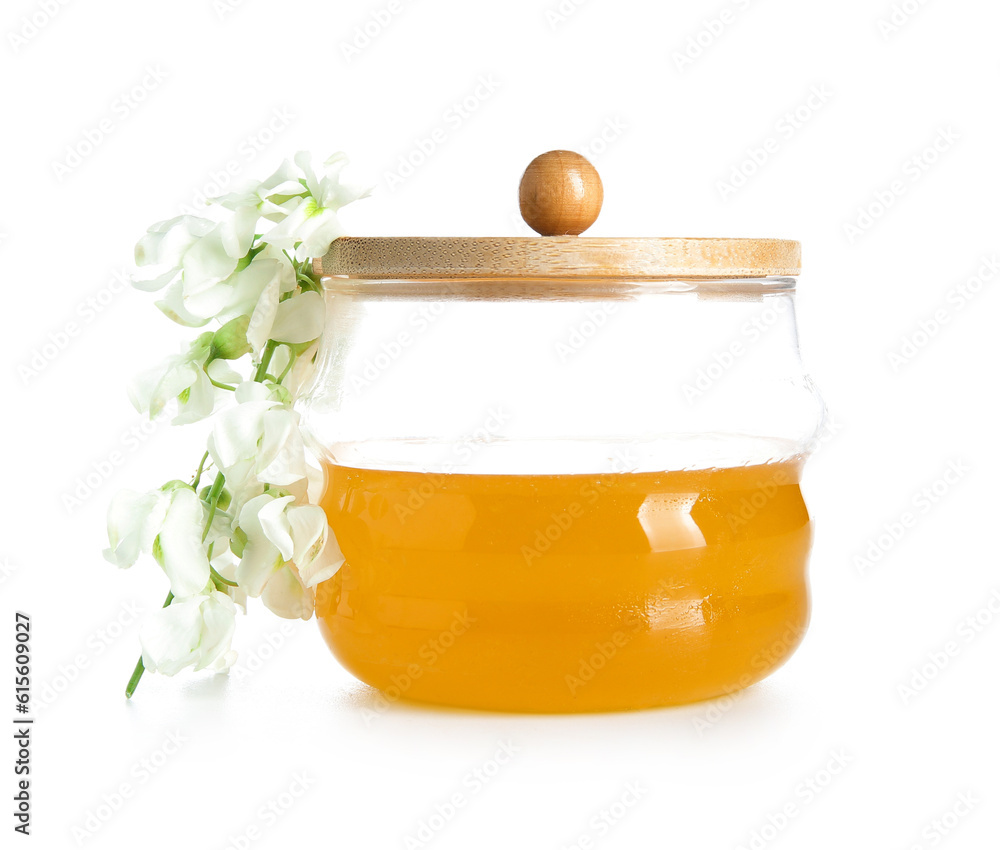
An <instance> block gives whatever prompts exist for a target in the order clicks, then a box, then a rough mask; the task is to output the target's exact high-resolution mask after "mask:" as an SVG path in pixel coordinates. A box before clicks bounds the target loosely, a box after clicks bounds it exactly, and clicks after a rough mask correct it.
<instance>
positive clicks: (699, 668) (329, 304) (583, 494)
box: [300, 237, 823, 712]
mask: <svg viewBox="0 0 1000 850" xmlns="http://www.w3.org/2000/svg"><path fill="white" fill-rule="evenodd" d="M404 243H406V244H404ZM484 243H490V244H484ZM497 243H502V244H501V247H499V248H497V247H496V244H497ZM539 243H541V244H539ZM566 243H571V244H572V243H576V244H573V245H572V251H573V254H572V256H571V257H570V258H569V259H570V261H571V266H567V262H568V261H567V252H568V251H570V250H571V248H570V247H567V245H566ZM546 252H547V253H546ZM498 255H502V256H500V258H499V259H498ZM470 258H471V259H470ZM477 258H482V260H481V261H480V260H477ZM504 258H506V259H504ZM459 263H460V264H461V265H460V268H459V269H458V271H459V272H460V273H456V268H455V266H456V264H459ZM518 263H520V265H518ZM637 267H638V268H640V270H641V271H642V273H637V272H636V269H637ZM323 270H324V271H325V272H326V273H329V272H331V271H333V272H336V273H339V274H340V275H341V276H339V277H332V278H328V279H326V280H325V282H324V283H325V286H326V308H327V323H326V330H325V337H324V339H323V340H322V343H321V346H320V350H319V356H318V357H317V359H316V361H315V365H314V367H313V368H314V374H313V375H312V377H311V379H310V381H309V386H308V388H307V390H306V391H305V393H304V394H303V399H302V401H301V403H300V411H301V413H302V415H303V419H304V422H305V427H306V430H307V432H308V434H309V435H310V438H311V440H312V441H313V444H314V448H315V450H316V451H317V452H318V453H319V454H320V456H321V458H322V461H323V465H324V468H325V472H326V492H325V496H324V498H323V501H322V505H323V507H324V509H325V511H326V513H327V516H328V518H329V522H330V525H331V527H332V529H333V531H334V533H335V534H336V537H337V540H338V541H339V543H340V546H341V549H342V551H343V554H344V556H345V558H346V562H345V564H344V566H343V567H342V568H341V570H340V571H339V572H338V573H337V574H336V575H335V576H334V577H333V578H331V579H329V580H328V581H326V582H324V583H323V584H321V585H320V586H319V588H318V589H317V605H316V608H317V615H318V618H319V621H320V627H321V630H322V633H323V635H324V637H325V639H326V641H327V643H328V644H329V646H330V648H331V649H332V650H333V653H334V654H335V656H336V657H337V659H338V660H339V661H340V662H341V664H343V666H344V667H345V668H346V669H347V670H349V671H350V672H351V673H353V674H354V675H355V676H357V677H358V678H359V679H361V680H362V681H363V682H366V683H368V684H369V685H372V686H373V687H375V688H378V689H380V690H382V691H383V692H385V693H386V694H387V695H388V697H389V698H390V699H395V698H405V699H413V700H419V701H425V702H431V703H438V704H445V705H450V706H464V707H473V708H483V709H495V710H511V711H537V712H576V711H602V710H621V709H636V708H644V707H650V706H660V705H669V704H677V703H685V702H690V701H694V700H700V699H705V698H709V697H713V696H717V695H719V694H723V693H727V692H731V691H733V690H735V689H738V688H743V687H746V686H748V685H750V684H752V683H753V682H756V681H758V680H760V679H761V678H763V677H765V676H767V675H768V674H769V673H771V672H772V671H773V670H774V669H775V668H776V667H778V666H779V665H780V664H781V663H782V662H784V661H785V660H786V659H787V657H788V656H789V655H790V654H791V653H792V652H793V651H794V649H795V647H796V646H797V645H798V643H799V641H800V640H801V638H802V635H803V632H804V630H805V628H806V624H807V621H808V617H809V599H808V590H807V584H806V562H807V557H808V553H809V548H810V543H811V525H810V518H809V514H808V512H807V510H806V506H805V504H804V502H803V500H802V495H801V492H800V489H799V479H800V474H801V471H802V466H803V463H804V461H805V459H806V456H807V454H808V451H809V448H810V445H811V443H812V441H813V440H814V439H815V435H816V433H817V430H818V428H819V426H820V424H821V421H822V418H823V405H822V401H821V399H820V397H819V395H818V394H817V392H816V391H815V389H814V387H813V385H812V383H811V382H810V380H809V378H808V377H807V376H806V374H805V373H804V371H803V368H802V365H801V361H800V358H799V353H798V344H797V339H796V328H795V314H794V305H793V298H794V278H793V277H792V275H794V274H795V273H797V271H798V244H797V243H794V242H782V241H777V240H682V239H616V240H608V239H589V238H588V239H578V238H576V237H568V238H563V239H560V238H558V237H546V238H538V239H495V240H463V239H439V240H433V239H410V240H407V239H344V240H339V241H338V242H337V243H334V249H333V250H332V251H331V254H329V255H328V256H327V257H326V258H325V259H324V261H323ZM512 270H513V271H512ZM646 270H648V272H649V273H646ZM404 272H408V274H404ZM734 272H736V273H737V274H736V276H734V275H733V273H734ZM775 272H776V273H775Z"/></svg>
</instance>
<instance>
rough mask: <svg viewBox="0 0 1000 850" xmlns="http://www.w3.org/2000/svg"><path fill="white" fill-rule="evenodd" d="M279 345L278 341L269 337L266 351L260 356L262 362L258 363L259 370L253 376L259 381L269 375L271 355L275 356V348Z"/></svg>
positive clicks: (265, 347)
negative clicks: (268, 368)
mask: <svg viewBox="0 0 1000 850" xmlns="http://www.w3.org/2000/svg"><path fill="white" fill-rule="evenodd" d="M277 347H278V343H276V342H275V341H274V340H273V339H269V340H268V341H267V344H266V345H265V346H264V351H263V353H262V354H261V356H260V363H258V364H257V371H256V372H255V373H254V376H253V379H254V380H255V381H257V382H258V383H259V382H260V381H263V380H264V378H266V377H267V367H268V366H270V365H271V357H273V356H274V350H275V348H277Z"/></svg>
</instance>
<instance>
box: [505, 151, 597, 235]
mask: <svg viewBox="0 0 1000 850" xmlns="http://www.w3.org/2000/svg"><path fill="white" fill-rule="evenodd" d="M519 197H520V203H521V217H522V218H523V219H524V220H525V221H526V222H527V223H528V226H529V227H531V229H532V230H534V231H535V232H536V233H539V234H541V235H542V236H579V235H580V234H581V233H583V231H585V230H586V229H587V228H588V227H590V225H592V224H593V223H594V222H595V221H597V216H598V215H600V213H601V204H602V203H604V186H603V185H602V184H601V176H600V175H599V174H598V173H597V169H596V168H594V166H593V165H591V164H590V162H589V161H588V160H587V159H585V158H584V157H582V156H580V154H578V153H574V152H573V151H549V152H548V153H543V154H541V155H540V156H536V157H535V158H534V159H533V160H532V161H531V163H530V164H529V165H528V167H527V168H526V169H525V170H524V176H523V177H522V178H521V188H520V191H519Z"/></svg>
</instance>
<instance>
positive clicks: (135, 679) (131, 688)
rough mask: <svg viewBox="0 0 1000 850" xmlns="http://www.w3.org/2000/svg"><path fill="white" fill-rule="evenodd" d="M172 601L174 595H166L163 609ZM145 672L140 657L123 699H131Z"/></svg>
mask: <svg viewBox="0 0 1000 850" xmlns="http://www.w3.org/2000/svg"><path fill="white" fill-rule="evenodd" d="M173 601H174V594H173V593H168V594H167V598H166V599H164V600H163V607H164V608H166V607H167V606H168V605H169V604H170V603H171V602H173ZM145 672H146V665H145V664H143V663H142V656H141V655H140V656H139V660H138V661H136V662H135V669H134V670H133V671H132V678H131V679H129V680H128V684H127V685H126V686H125V699H132V694H134V693H135V689H136V688H138V687H139V680H140V679H141V678H142V674H143V673H145Z"/></svg>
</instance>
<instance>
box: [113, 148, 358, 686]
mask: <svg viewBox="0 0 1000 850" xmlns="http://www.w3.org/2000/svg"><path fill="white" fill-rule="evenodd" d="M346 162H347V160H346V157H345V156H344V155H343V154H336V155H334V156H333V157H331V158H330V159H328V160H326V162H324V163H323V164H322V165H321V166H320V167H319V168H314V166H313V163H312V159H311V157H310V156H309V155H308V154H305V153H299V154H297V155H296V156H295V158H294V160H292V161H285V162H284V163H283V164H282V165H281V167H280V168H278V170H277V171H275V172H274V174H272V175H271V176H270V177H268V178H267V179H266V180H264V181H262V182H260V183H257V182H250V183H247V184H246V185H243V186H240V187H239V188H238V189H237V191H235V192H233V193H231V194H228V195H225V196H223V197H220V198H217V199H215V206H214V209H215V210H217V211H218V215H216V216H215V218H211V219H210V218H203V217H196V216H189V215H184V216H179V217H177V218H173V219H170V220H168V221H161V222H158V223H157V224H154V225H153V226H152V227H150V228H149V230H148V231H147V232H146V235H145V236H143V238H142V239H141V240H140V241H139V243H138V244H137V245H136V249H135V259H136V264H137V266H139V268H140V269H141V270H142V274H141V276H136V278H135V279H134V280H133V284H134V286H135V287H136V288H138V289H142V290H145V291H148V292H157V293H159V294H160V297H159V300H158V301H157V302H156V306H157V307H159V309H160V310H161V311H162V312H163V313H164V314H165V315H166V316H168V317H169V318H170V319H172V320H173V321H175V322H177V323H178V324H180V325H183V326H185V327H190V328H202V327H205V326H207V325H214V328H215V329H214V330H206V331H204V332H203V333H201V334H200V335H198V336H197V337H196V338H195V339H194V340H192V341H190V342H189V343H187V344H186V345H185V346H183V348H182V350H181V351H180V352H179V353H178V354H175V355H172V356H170V357H168V358H167V359H166V360H164V361H163V362H162V363H159V364H158V365H156V366H154V367H153V368H151V369H149V370H148V371H146V372H144V373H142V374H141V375H139V376H138V377H137V378H136V379H135V381H134V382H133V383H132V385H131V386H130V387H129V398H130V399H131V401H132V403H133V404H134V405H135V407H136V408H137V409H138V410H139V411H140V412H141V413H144V414H147V415H148V416H150V417H156V416H159V415H160V414H161V413H162V412H163V411H164V410H168V409H169V410H170V411H171V413H172V414H173V417H172V422H173V424H175V425H183V424H187V423H191V422H198V421H201V420H204V419H207V418H209V417H211V420H212V428H211V433H210V435H209V437H208V446H207V450H206V452H205V454H204V456H203V457H202V459H201V463H200V464H198V468H197V471H196V472H195V473H194V475H193V476H192V478H191V480H190V481H179V480H174V481H169V482H167V483H166V484H164V485H163V486H162V487H160V488H158V489H155V490H151V491H149V492H147V493H136V492H133V491H130V490H125V491H122V492H120V493H118V494H117V495H116V496H115V497H114V499H113V500H112V502H111V505H110V506H109V509H108V539H109V543H110V546H109V548H108V549H106V550H105V552H104V555H105V558H107V560H109V561H110V562H111V563H113V564H116V565H117V566H119V567H123V568H124V567H131V566H132V565H133V564H135V563H136V561H137V560H139V558H140V557H141V556H143V555H147V556H151V557H152V559H153V560H154V561H155V562H156V563H157V564H159V566H160V567H161V568H162V570H163V572H164V573H165V575H166V577H167V580H168V581H169V583H170V592H169V593H168V594H167V598H166V601H165V602H164V605H163V607H162V608H161V609H160V610H158V611H156V612H155V613H154V614H153V615H151V616H150V617H148V618H147V620H146V621H145V622H144V623H143V625H142V627H141V629H140V634H139V638H140V642H141V644H142V657H141V658H140V659H139V662H138V664H137V665H136V669H135V672H134V673H133V676H132V679H131V680H130V681H129V684H128V687H127V689H126V694H127V695H128V696H131V695H132V693H133V692H134V691H135V687H136V685H137V684H138V682H139V679H140V677H141V676H142V674H143V671H144V670H151V671H156V672H160V673H164V674H166V675H168V676H172V675H174V674H175V673H177V672H179V671H180V670H182V669H185V668H187V667H192V668H194V669H195V670H203V669H210V670H225V669H227V668H228V667H229V666H230V665H231V664H232V663H233V661H234V660H235V657H236V656H235V652H234V651H233V650H232V649H231V646H232V638H233V632H234V630H235V623H236V610H237V608H240V609H242V610H244V611H245V610H246V604H247V601H246V600H247V598H248V597H254V598H257V597H259V598H260V599H261V601H262V602H263V604H264V605H265V606H267V607H268V608H269V609H270V610H271V611H273V612H274V613H276V614H277V615H278V616H280V617H286V618H292V619H295V618H302V619H309V618H310V617H311V616H312V611H313V601H314V600H313V588H314V587H315V586H316V585H317V584H318V583H319V582H321V581H324V580H325V579H327V578H330V577H331V576H332V575H334V574H335V573H336V572H337V570H338V569H339V568H340V566H341V564H342V563H343V560H344V559H343V556H342V554H341V552H340V549H339V547H338V546H337V542H336V539H335V538H334V536H333V533H332V532H331V530H330V528H329V527H328V525H327V521H326V516H325V514H324V512H323V510H322V508H320V507H319V506H318V505H317V504H316V500H317V499H318V497H319V496H320V495H321V493H320V491H321V490H322V483H323V482H322V473H321V472H320V470H319V469H318V468H317V467H316V466H315V465H313V464H312V463H310V458H309V456H308V455H307V451H306V448H305V445H304V442H303V437H302V433H301V431H300V427H299V426H300V422H299V415H298V413H296V411H295V410H294V407H293V404H294V401H295V393H296V388H297V381H298V378H299V373H300V372H301V367H302V366H303V365H305V364H308V363H309V362H310V361H311V359H312V357H313V356H314V353H315V348H316V345H317V342H318V338H319V337H320V335H321V333H322V330H323V300H322V295H321V286H320V283H319V280H318V279H317V278H316V276H315V274H314V273H313V271H312V259H313V258H314V257H320V256H322V255H323V254H325V253H326V252H327V251H328V250H329V247H330V244H331V242H333V240H335V239H337V238H338V237H340V236H341V235H343V232H342V230H341V225H340V222H339V220H338V217H337V212H338V210H340V208H341V207H343V206H345V205H346V204H349V203H351V202H352V201H355V200H358V199H359V198H363V197H366V196H367V194H368V192H367V191H366V190H361V189H358V188H356V187H353V186H350V185H347V184H345V183H343V182H342V180H341V173H342V170H343V168H344V166H345V165H346ZM297 367H299V368H297Z"/></svg>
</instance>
